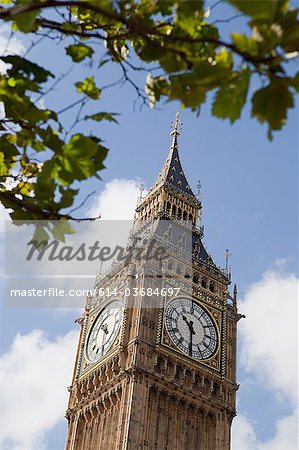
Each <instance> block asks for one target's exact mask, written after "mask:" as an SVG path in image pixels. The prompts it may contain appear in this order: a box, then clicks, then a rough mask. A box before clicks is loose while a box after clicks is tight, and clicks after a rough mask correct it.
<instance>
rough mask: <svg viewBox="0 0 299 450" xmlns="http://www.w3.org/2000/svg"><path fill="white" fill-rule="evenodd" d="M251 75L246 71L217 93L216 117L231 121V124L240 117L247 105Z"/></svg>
mask: <svg viewBox="0 0 299 450" xmlns="http://www.w3.org/2000/svg"><path fill="white" fill-rule="evenodd" d="M250 75H251V71H250V70H249V69H246V70H244V71H243V72H240V73H238V74H237V75H236V76H234V77H233V78H232V80H231V81H230V83H228V84H227V85H225V86H223V87H221V88H220V89H219V90H218V91H217V93H216V95H215V98H214V102H213V106H212V113H213V115H214V116H216V117H219V118H220V119H229V120H230V122H231V123H234V122H235V121H236V120H237V119H238V118H239V117H240V115H241V111H242V109H243V106H244V104H245V103H246V98H247V93H248V87H249V80H250Z"/></svg>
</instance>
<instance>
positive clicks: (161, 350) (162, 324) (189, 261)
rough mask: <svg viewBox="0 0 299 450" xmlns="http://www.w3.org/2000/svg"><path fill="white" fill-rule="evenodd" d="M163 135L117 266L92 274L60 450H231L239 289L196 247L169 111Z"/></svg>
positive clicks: (196, 202)
mask: <svg viewBox="0 0 299 450" xmlns="http://www.w3.org/2000/svg"><path fill="white" fill-rule="evenodd" d="M171 135H172V143H171V146H170V150H169V153H168V156H167V159H166V161H165V163H164V166H163V168H162V170H161V172H160V173H159V175H158V177H157V179H156V181H155V183H154V184H153V186H152V188H151V189H150V190H149V192H148V194H147V195H146V196H145V197H143V196H141V197H140V200H139V203H138V206H137V208H136V212H135V221H134V229H133V232H132V235H131V240H130V242H129V245H128V249H127V252H128V253H127V258H123V260H121V261H119V262H118V263H117V264H116V265H113V267H111V269H110V271H108V272H107V273H105V274H103V275H101V276H99V277H98V278H97V281H96V294H95V295H94V296H93V297H90V298H88V300H87V304H86V309H85V312H84V315H83V317H82V319H80V324H81V336H80V341H79V346H78V356H77V361H76V366H75V371H74V377H73V382H72V385H71V387H70V388H69V390H70V399H69V405H68V410H67V419H68V424H69V426H68V436H67V442H66V450H108V449H109V450H114V449H115V450H116V449H118V450H137V449H140V450H141V449H148V450H162V449H163V450H230V430H231V424H232V420H233V417H234V416H235V414H236V411H235V408H236V390H237V387H238V385H237V384H236V339H237V321H238V317H239V316H238V313H237V290H236V288H235V289H234V293H233V295H231V294H230V293H229V285H230V277H229V275H228V272H227V271H226V270H225V268H224V269H220V268H219V267H218V266H217V265H216V264H215V263H214V261H213V259H212V257H211V256H210V255H209V254H208V252H207V251H206V249H205V246H204V243H203V241H202V238H203V228H202V227H200V226H198V224H197V218H198V213H199V211H200V209H201V201H200V199H199V197H198V196H195V195H194V194H193V192H192V189H191V187H190V185H189V183H188V181H187V178H186V176H185V173H184V171H183V168H182V165H181V162H180V157H179V152H178V137H179V135H180V122H179V116H178V114H177V115H176V118H175V122H174V123H173V129H172V131H171ZM132 242H135V243H136V242H139V244H138V245H137V246H135V248H134V245H133V244H132ZM140 242H142V244H140ZM144 242H146V244H144ZM149 247H151V249H152V248H154V249H156V250H159V252H156V253H154V254H155V255H156V256H155V257H151V258H149V257H148V255H149V251H148V250H149ZM132 248H133V250H134V251H132ZM162 250H163V251H162ZM157 255H160V256H157ZM100 292H101V293H103V292H104V295H100ZM109 293H110V294H109ZM111 293H113V294H111ZM108 294H109V295H108Z"/></svg>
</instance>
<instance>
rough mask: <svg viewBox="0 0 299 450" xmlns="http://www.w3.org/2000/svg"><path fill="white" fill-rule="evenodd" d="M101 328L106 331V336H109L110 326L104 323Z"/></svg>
mask: <svg viewBox="0 0 299 450" xmlns="http://www.w3.org/2000/svg"><path fill="white" fill-rule="evenodd" d="M100 328H101V330H103V331H104V333H105V334H108V325H107V324H106V323H102V325H101V327H100Z"/></svg>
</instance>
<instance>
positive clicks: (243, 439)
mask: <svg viewBox="0 0 299 450" xmlns="http://www.w3.org/2000/svg"><path fill="white" fill-rule="evenodd" d="M257 445H258V443H257V438H256V435H255V431H254V426H253V424H252V423H250V421H249V419H247V418H246V417H244V416H241V415H240V416H237V417H236V418H235V419H234V421H233V429H232V449H233V450H257V449H258V446H257Z"/></svg>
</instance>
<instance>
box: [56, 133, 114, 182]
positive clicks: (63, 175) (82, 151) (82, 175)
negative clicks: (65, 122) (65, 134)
mask: <svg viewBox="0 0 299 450" xmlns="http://www.w3.org/2000/svg"><path fill="white" fill-rule="evenodd" d="M106 155H107V149H106V148H105V147H103V146H102V145H100V144H99V143H98V142H97V140H96V139H95V138H93V137H87V136H83V135H82V134H75V135H74V136H72V138H71V139H70V141H69V142H68V143H67V144H66V145H65V146H64V148H63V151H62V154H61V155H60V156H59V164H60V169H59V172H58V175H59V178H60V179H61V180H62V181H63V182H65V183H68V184H70V183H72V182H73V181H74V180H85V179H86V178H89V177H92V176H94V175H96V173H97V171H99V170H101V169H103V168H104V165H103V160H104V159H105V158H106Z"/></svg>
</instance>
